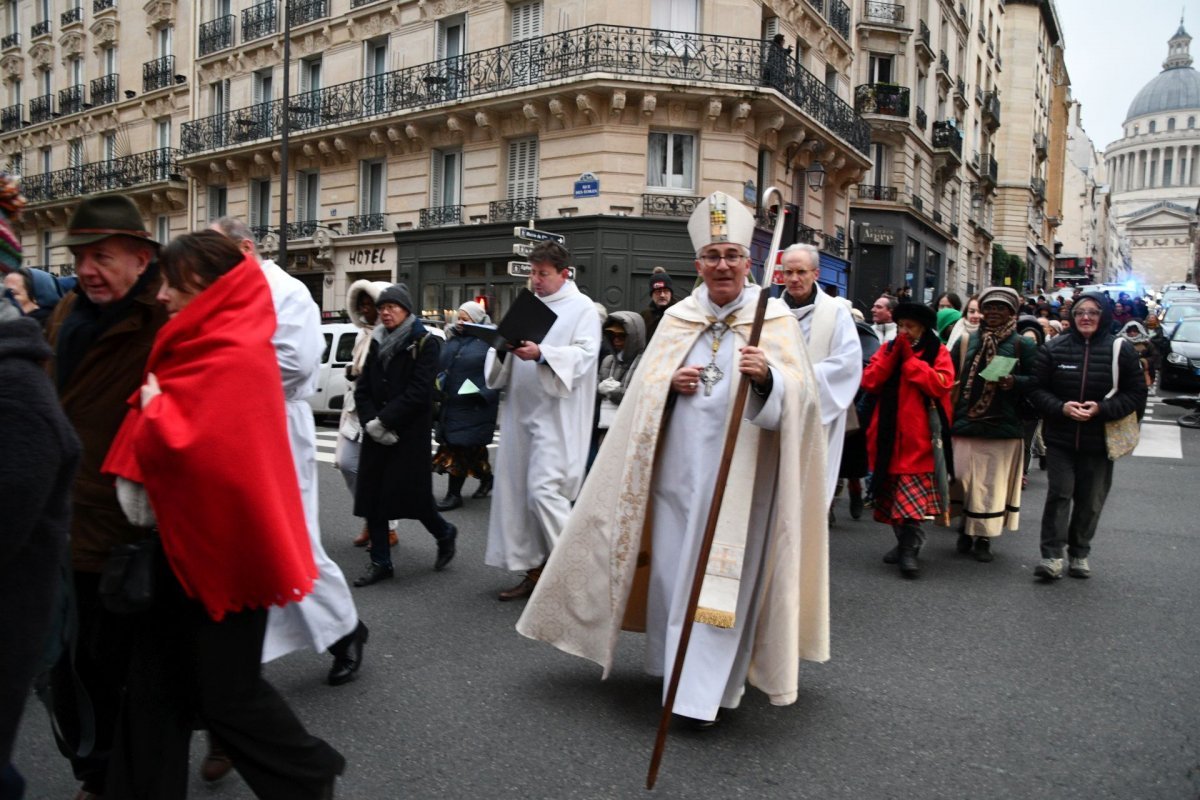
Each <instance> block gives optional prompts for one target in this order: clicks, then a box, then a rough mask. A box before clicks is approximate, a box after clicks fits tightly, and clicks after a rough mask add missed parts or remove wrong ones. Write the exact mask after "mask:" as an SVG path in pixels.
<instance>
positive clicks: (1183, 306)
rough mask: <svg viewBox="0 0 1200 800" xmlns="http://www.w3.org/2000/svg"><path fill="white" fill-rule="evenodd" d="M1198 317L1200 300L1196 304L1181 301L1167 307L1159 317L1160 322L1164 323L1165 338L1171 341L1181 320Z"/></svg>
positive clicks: (1199, 314)
mask: <svg viewBox="0 0 1200 800" xmlns="http://www.w3.org/2000/svg"><path fill="white" fill-rule="evenodd" d="M1196 316H1200V298H1197V299H1196V302H1194V303H1185V302H1181V301H1179V302H1173V303H1171V304H1170V305H1168V306H1166V307H1165V308H1164V310H1163V311H1162V312H1161V316H1160V317H1159V320H1160V321H1161V322H1162V332H1163V336H1165V337H1167V338H1168V339H1170V338H1171V334H1173V333H1174V332H1175V326H1176V325H1178V324H1179V322H1180V320H1182V319H1185V318H1187V317H1196Z"/></svg>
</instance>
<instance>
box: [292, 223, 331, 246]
mask: <svg viewBox="0 0 1200 800" xmlns="http://www.w3.org/2000/svg"><path fill="white" fill-rule="evenodd" d="M322 227H324V226H323V225H322V224H321V220H319V219H300V220H294V221H292V222H289V223H288V224H287V240H288V241H289V242H290V241H293V240H295V239H311V238H312V235H313V234H314V233H316V231H317V228H322Z"/></svg>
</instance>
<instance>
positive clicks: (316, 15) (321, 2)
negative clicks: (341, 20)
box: [287, 0, 329, 25]
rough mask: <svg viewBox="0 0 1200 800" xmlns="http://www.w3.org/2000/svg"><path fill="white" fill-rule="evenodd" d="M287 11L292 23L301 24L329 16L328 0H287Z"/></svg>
mask: <svg viewBox="0 0 1200 800" xmlns="http://www.w3.org/2000/svg"><path fill="white" fill-rule="evenodd" d="M287 13H288V17H289V20H288V21H289V22H291V24H292V25H303V24H305V23H307V22H312V21H313V20H317V19H324V18H325V17H328V16H329V0H288V4H287Z"/></svg>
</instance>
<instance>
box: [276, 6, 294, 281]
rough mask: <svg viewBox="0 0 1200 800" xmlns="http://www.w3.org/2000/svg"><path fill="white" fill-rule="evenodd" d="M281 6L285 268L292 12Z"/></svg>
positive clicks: (282, 253)
mask: <svg viewBox="0 0 1200 800" xmlns="http://www.w3.org/2000/svg"><path fill="white" fill-rule="evenodd" d="M280 5H281V6H282V7H283V108H282V110H281V112H280V115H279V117H280V123H279V266H281V267H283V268H284V269H285V270H286V269H287V263H288V261H287V246H288V238H287V224H288V198H287V187H288V134H289V133H290V132H291V130H290V129H291V127H292V91H291V89H292V84H291V80H290V77H289V76H290V75H291V71H292V14H291V9H290V8H289V4H288V0H283V2H282V3H281V4H280Z"/></svg>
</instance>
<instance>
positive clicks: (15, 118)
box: [0, 103, 25, 133]
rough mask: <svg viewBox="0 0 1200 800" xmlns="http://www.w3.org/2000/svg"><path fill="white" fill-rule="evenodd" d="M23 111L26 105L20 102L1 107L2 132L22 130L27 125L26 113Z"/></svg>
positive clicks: (0, 126)
mask: <svg viewBox="0 0 1200 800" xmlns="http://www.w3.org/2000/svg"><path fill="white" fill-rule="evenodd" d="M23 112H24V107H22V106H21V104H20V103H18V104H17V105H15V106H9V107H8V108H5V109H0V133H8V132H9V131H15V130H20V129H21V127H23V126H24V125H25V115H24V113H23Z"/></svg>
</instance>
